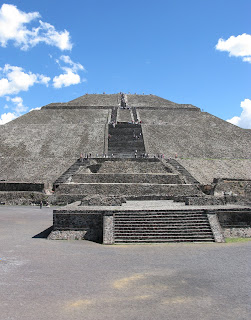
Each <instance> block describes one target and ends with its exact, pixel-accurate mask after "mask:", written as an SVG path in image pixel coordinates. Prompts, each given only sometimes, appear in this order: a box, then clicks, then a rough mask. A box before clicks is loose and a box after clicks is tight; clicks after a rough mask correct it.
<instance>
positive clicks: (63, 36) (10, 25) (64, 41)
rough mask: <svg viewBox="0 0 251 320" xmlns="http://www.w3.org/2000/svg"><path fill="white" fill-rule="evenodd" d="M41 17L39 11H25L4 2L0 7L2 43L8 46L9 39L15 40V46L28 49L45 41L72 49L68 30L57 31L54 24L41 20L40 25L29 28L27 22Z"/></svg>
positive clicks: (65, 48) (63, 48) (61, 47)
mask: <svg viewBox="0 0 251 320" xmlns="http://www.w3.org/2000/svg"><path fill="white" fill-rule="evenodd" d="M39 17H40V14H39V13H38V12H29V13H25V12H23V11H21V10H19V9H18V8H17V7H16V6H14V5H11V4H3V5H2V7H1V9H0V45H1V46H2V47H6V46H7V44H8V42H9V41H13V42H14V45H15V46H17V47H20V48H21V49H22V50H28V49H29V48H31V47H34V46H36V45H37V44H38V43H41V42H43V43H46V44H48V45H51V46H56V47H58V48H59V49H60V50H71V49H72V43H71V40H70V34H69V32H68V31H67V30H64V31H57V30H56V29H55V27H54V26H53V25H51V24H49V23H47V22H43V21H41V20H39V26H38V27H36V28H35V27H33V28H30V29H28V28H27V26H26V25H27V24H29V23H31V22H32V21H34V20H36V19H38V18H39Z"/></svg>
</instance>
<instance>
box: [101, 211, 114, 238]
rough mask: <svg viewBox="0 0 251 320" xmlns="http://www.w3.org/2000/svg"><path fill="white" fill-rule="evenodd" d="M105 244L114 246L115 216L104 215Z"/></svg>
mask: <svg viewBox="0 0 251 320" xmlns="http://www.w3.org/2000/svg"><path fill="white" fill-rule="evenodd" d="M103 244H114V214H113V213H112V214H108V213H105V214H104V215H103Z"/></svg>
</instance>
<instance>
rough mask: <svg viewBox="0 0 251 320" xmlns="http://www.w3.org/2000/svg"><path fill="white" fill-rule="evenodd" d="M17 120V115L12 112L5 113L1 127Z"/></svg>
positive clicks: (2, 116)
mask: <svg viewBox="0 0 251 320" xmlns="http://www.w3.org/2000/svg"><path fill="white" fill-rule="evenodd" d="M16 118H17V115H16V114H15V113H11V112H8V113H4V114H2V115H1V117H0V125H2V124H5V123H7V122H10V121H12V120H14V119H16Z"/></svg>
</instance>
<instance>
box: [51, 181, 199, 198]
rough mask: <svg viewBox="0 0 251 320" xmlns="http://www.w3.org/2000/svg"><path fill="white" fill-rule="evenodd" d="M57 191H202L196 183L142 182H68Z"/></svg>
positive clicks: (157, 193) (121, 193)
mask: <svg viewBox="0 0 251 320" xmlns="http://www.w3.org/2000/svg"><path fill="white" fill-rule="evenodd" d="M57 192H59V193H63V194H83V195H93V194H101V195H106V196H108V195H109V196H112V195H115V196H117V195H118V196H124V197H129V196H134V197H136V196H142V195H143V196H146V195H154V196H166V197H173V196H180V195H184V196H195V195H197V196H199V195H202V192H201V191H200V190H199V188H198V187H197V186H196V185H188V184H180V185H168V184H159V185H157V184H148V183H147V184H143V183H141V184H140V183H123V184H116V183H102V184H99V183H92V184H89V183H78V184H74V183H69V184H66V183H65V184H61V185H60V186H59V187H58V189H57Z"/></svg>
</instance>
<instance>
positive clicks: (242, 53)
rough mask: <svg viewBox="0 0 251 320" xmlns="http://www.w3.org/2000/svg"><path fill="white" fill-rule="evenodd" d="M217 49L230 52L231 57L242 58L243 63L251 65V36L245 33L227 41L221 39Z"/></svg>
mask: <svg viewBox="0 0 251 320" xmlns="http://www.w3.org/2000/svg"><path fill="white" fill-rule="evenodd" d="M216 49H217V50H219V51H227V52H229V56H234V57H242V60H243V61H246V62H249V63H251V35H250V34H246V33H243V34H241V35H239V36H237V37H235V36H231V37H229V38H228V39H227V40H224V39H222V38H221V39H219V41H218V43H217V45H216Z"/></svg>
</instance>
